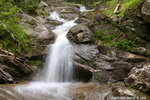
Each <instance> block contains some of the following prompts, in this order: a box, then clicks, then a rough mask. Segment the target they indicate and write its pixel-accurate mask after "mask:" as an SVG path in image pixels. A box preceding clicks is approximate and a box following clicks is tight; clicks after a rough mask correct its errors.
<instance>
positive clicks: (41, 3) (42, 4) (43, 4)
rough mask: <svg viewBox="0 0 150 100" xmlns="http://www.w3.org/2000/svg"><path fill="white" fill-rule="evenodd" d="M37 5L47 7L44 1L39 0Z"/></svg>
mask: <svg viewBox="0 0 150 100" xmlns="http://www.w3.org/2000/svg"><path fill="white" fill-rule="evenodd" d="M39 7H48V4H47V3H45V2H44V1H41V2H40V5H39Z"/></svg>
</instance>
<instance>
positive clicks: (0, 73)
mask: <svg viewBox="0 0 150 100" xmlns="http://www.w3.org/2000/svg"><path fill="white" fill-rule="evenodd" d="M13 82H14V80H13V78H12V76H11V75H10V74H9V73H7V72H5V71H4V70H3V69H2V68H0V83H1V84H2V83H13Z"/></svg>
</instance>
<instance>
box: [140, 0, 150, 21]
mask: <svg viewBox="0 0 150 100" xmlns="http://www.w3.org/2000/svg"><path fill="white" fill-rule="evenodd" d="M141 13H142V17H143V19H144V21H145V23H150V0H145V2H144V3H143V5H142V8H141Z"/></svg>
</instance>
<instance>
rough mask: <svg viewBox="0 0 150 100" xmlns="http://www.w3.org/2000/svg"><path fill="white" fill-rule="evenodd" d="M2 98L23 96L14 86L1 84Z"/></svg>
mask: <svg viewBox="0 0 150 100" xmlns="http://www.w3.org/2000/svg"><path fill="white" fill-rule="evenodd" d="M0 94H1V95H0V100H23V98H22V97H21V96H20V95H19V94H18V93H17V92H15V91H14V90H13V89H12V88H10V87H6V86H2V85H1V86H0Z"/></svg>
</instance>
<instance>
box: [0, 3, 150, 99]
mask: <svg viewBox="0 0 150 100" xmlns="http://www.w3.org/2000/svg"><path fill="white" fill-rule="evenodd" d="M147 1H148V0H147ZM147 1H146V2H147ZM65 3H66V2H61V3H59V4H60V6H56V5H53V4H49V2H46V3H43V1H42V3H40V5H41V8H42V9H44V10H47V11H48V12H50V13H51V12H53V11H57V12H58V13H59V14H60V17H62V18H64V19H66V20H72V19H74V18H76V17H78V19H77V20H76V23H77V24H78V25H75V26H74V27H72V28H71V29H70V31H69V32H68V35H67V37H68V39H69V40H70V41H71V43H72V44H73V47H74V53H75V56H74V63H73V64H74V67H75V74H76V78H75V81H78V82H86V83H78V82H77V83H74V82H73V83H72V84H71V85H69V86H68V87H67V88H68V90H69V93H70V95H69V96H70V97H71V98H72V99H73V100H111V99H113V100H117V99H116V98H117V97H129V100H132V99H135V98H136V99H137V100H150V96H149V95H150V58H149V57H148V56H141V55H138V54H139V53H138V54H135V53H131V52H127V51H123V50H118V49H114V48H111V47H108V46H105V45H103V44H98V43H96V42H93V41H95V38H94V31H95V30H97V29H101V30H103V31H105V32H106V33H107V34H111V33H113V31H114V30H115V29H116V30H117V32H118V33H119V34H120V35H119V36H120V37H117V38H123V37H126V36H125V35H124V31H122V30H121V29H120V28H118V27H116V26H114V25H112V24H111V23H108V22H109V21H110V20H111V19H109V18H107V17H106V16H104V15H98V16H97V17H95V19H92V20H91V19H89V18H88V14H89V13H90V12H87V11H85V12H80V7H81V6H82V5H80V4H70V3H67V4H68V5H65ZM64 5H65V6H64ZM144 5H146V4H145V3H144ZM144 5H143V8H142V10H144ZM97 9H99V10H100V8H97ZM146 9H148V8H146ZM91 11H92V10H91ZM95 11H96V9H95ZM143 16H144V15H143ZM21 18H22V22H20V24H22V25H27V26H29V27H28V28H27V29H26V31H27V32H28V33H29V34H30V35H31V36H32V37H33V38H35V39H36V41H37V42H38V46H37V48H36V49H35V50H34V52H32V53H31V55H30V56H31V59H34V60H35V59H36V60H41V61H43V63H44V60H45V58H46V55H47V53H48V52H47V51H48V46H49V44H52V43H53V42H54V40H55V35H54V34H53V33H52V31H51V30H53V29H54V28H55V27H56V26H58V25H61V24H62V23H61V22H59V21H56V20H51V19H49V18H48V17H47V16H44V15H42V13H41V16H34V17H33V16H30V15H27V14H22V15H21ZM144 18H148V17H144ZM96 19H97V20H96ZM141 19H142V16H140V18H139V20H140V22H141V21H142V24H139V25H143V24H144V21H147V19H145V20H144V21H143V20H141ZM129 20H130V19H127V20H125V21H124V22H123V23H122V24H123V25H126V24H125V23H127V21H129ZM99 21H100V22H104V23H107V24H103V23H102V24H98V25H97V24H95V22H99ZM130 22H132V21H129V23H130ZM129 23H128V24H129ZM128 24H127V26H128V27H127V28H129V30H130V29H133V28H134V29H136V27H135V26H134V25H133V23H132V25H128ZM129 26H130V27H129ZM133 33H134V31H133ZM144 37H146V38H144ZM147 37H148V36H146V35H144V36H141V35H140V36H138V38H140V39H141V38H142V39H144V41H145V42H146V44H145V45H143V47H138V48H137V49H138V50H139V51H141V52H142V53H143V52H145V51H146V52H147V51H149V50H150V49H149V38H147ZM147 40H148V41H147ZM1 52H4V53H5V55H7V56H3V57H2V58H1V59H3V60H4V61H5V62H7V61H9V63H5V64H6V65H7V64H8V65H11V64H13V65H15V66H16V68H17V70H12V69H10V68H9V67H7V66H4V67H2V68H1V70H0V72H1V73H0V80H2V81H1V82H3V83H5V82H6V83H7V82H10V83H13V82H14V83H15V81H16V80H20V78H22V77H23V78H24V79H29V78H28V77H29V76H28V77H26V76H27V75H29V74H31V73H34V72H36V73H37V72H38V70H37V67H35V66H32V65H30V64H29V62H28V61H25V62H22V61H24V59H20V58H16V57H15V56H14V55H13V54H11V53H9V52H5V51H1ZM41 68H42V65H41ZM20 73H21V74H20ZM22 73H23V75H22ZM24 79H22V80H24ZM35 80H36V79H35ZM87 82H90V83H87ZM18 85H19V86H20V84H17V86H18ZM21 85H22V84H21ZM15 86H16V85H15ZM13 87H14V86H12V85H1V86H0V100H24V98H26V97H23V96H22V95H20V94H18V93H17V92H16V91H15V90H13ZM60 91H62V90H61V89H60ZM113 97H114V98H113ZM115 97H116V98H115ZM52 98H53V96H52V97H51V99H52ZM51 99H50V100H51ZM53 99H54V100H57V99H55V98H53ZM53 99H52V100H53ZM28 100H29V99H28ZM31 100H34V99H31ZM36 100H37V99H36ZM42 100H49V99H42ZM61 100H62V99H61ZM64 100H68V99H65V98H64Z"/></svg>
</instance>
